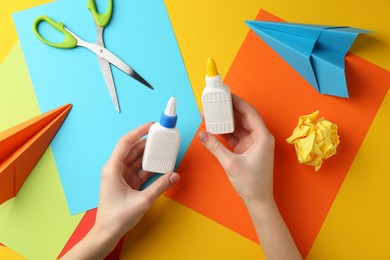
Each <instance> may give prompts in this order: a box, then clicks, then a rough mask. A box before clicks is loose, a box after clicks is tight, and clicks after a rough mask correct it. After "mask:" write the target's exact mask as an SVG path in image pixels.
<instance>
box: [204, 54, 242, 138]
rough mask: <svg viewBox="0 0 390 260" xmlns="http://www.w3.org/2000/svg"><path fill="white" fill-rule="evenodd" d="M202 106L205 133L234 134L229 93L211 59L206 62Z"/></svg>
mask: <svg viewBox="0 0 390 260" xmlns="http://www.w3.org/2000/svg"><path fill="white" fill-rule="evenodd" d="M202 105H203V113H204V119H205V121H206V129H207V131H209V132H210V133H212V134H227V133H233V132H234V116H233V105H232V96H231V92H230V89H229V87H228V86H226V85H225V84H223V82H222V78H221V75H219V73H218V70H217V65H216V64H215V62H214V60H213V59H212V58H209V59H208V60H207V75H206V87H205V88H204V90H203V94H202Z"/></svg>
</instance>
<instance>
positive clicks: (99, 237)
mask: <svg viewBox="0 0 390 260" xmlns="http://www.w3.org/2000/svg"><path fill="white" fill-rule="evenodd" d="M88 236H89V237H90V238H91V239H92V241H93V244H94V245H92V246H94V247H95V248H96V249H97V252H98V251H100V254H99V255H102V256H106V255H108V254H109V253H110V252H111V251H112V250H113V249H114V248H115V246H116V244H118V242H119V240H120V239H121V237H122V235H121V234H120V233H119V232H118V231H115V230H114V229H111V228H110V227H108V226H103V225H99V224H98V223H96V224H95V225H94V226H93V227H92V229H91V230H90V232H89V233H88Z"/></svg>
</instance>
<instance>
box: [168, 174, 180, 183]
mask: <svg viewBox="0 0 390 260" xmlns="http://www.w3.org/2000/svg"><path fill="white" fill-rule="evenodd" d="M179 180H180V175H179V174H177V173H172V174H171V176H169V181H170V182H171V183H172V184H175V183H176V182H178V181H179Z"/></svg>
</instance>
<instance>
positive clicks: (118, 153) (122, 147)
mask: <svg viewBox="0 0 390 260" xmlns="http://www.w3.org/2000/svg"><path fill="white" fill-rule="evenodd" d="M152 124H153V122H149V123H146V124H143V125H141V126H139V127H137V128H135V129H133V130H132V131H130V132H128V133H127V134H125V135H124V136H122V137H121V139H120V140H119V142H118V143H117V145H116V146H115V148H114V151H113V152H112V155H111V158H112V159H113V160H116V161H120V160H124V159H125V157H126V156H127V154H128V153H129V150H130V149H131V146H132V144H134V143H136V142H137V141H138V140H139V139H140V138H141V137H143V136H144V135H146V134H147V133H148V131H149V129H150V127H151V126H152Z"/></svg>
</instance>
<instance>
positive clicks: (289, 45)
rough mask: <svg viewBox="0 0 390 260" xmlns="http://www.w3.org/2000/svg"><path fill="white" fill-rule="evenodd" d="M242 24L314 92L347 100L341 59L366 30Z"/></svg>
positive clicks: (276, 23)
mask: <svg viewBox="0 0 390 260" xmlns="http://www.w3.org/2000/svg"><path fill="white" fill-rule="evenodd" d="M246 24H247V25H248V26H249V27H250V28H251V29H252V30H253V31H254V32H255V33H256V34H257V35H258V36H259V37H260V38H261V39H263V40H264V41H265V42H266V43H267V44H268V45H269V46H270V47H271V48H272V49H273V50H274V51H276V52H277V53H278V54H279V55H280V56H281V57H282V58H283V59H285V60H286V61H287V62H288V63H289V64H290V65H291V66H292V67H293V68H294V69H295V70H296V71H297V72H298V73H299V74H300V75H301V76H302V77H304V78H305V79H306V80H307V81H308V82H309V83H310V84H311V85H312V86H313V87H314V88H315V89H316V90H317V91H318V92H320V93H322V94H328V95H333V96H339V97H345V98H347V97H348V88H347V81H346V78H345V70H344V69H345V68H344V57H345V55H346V54H347V52H348V50H349V48H350V47H351V45H352V43H353V42H354V41H355V39H356V37H357V35H358V34H359V33H367V32H370V31H367V30H361V29H357V28H352V27H347V26H340V27H336V26H323V25H311V24H296V23H287V22H267V21H246Z"/></svg>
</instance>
